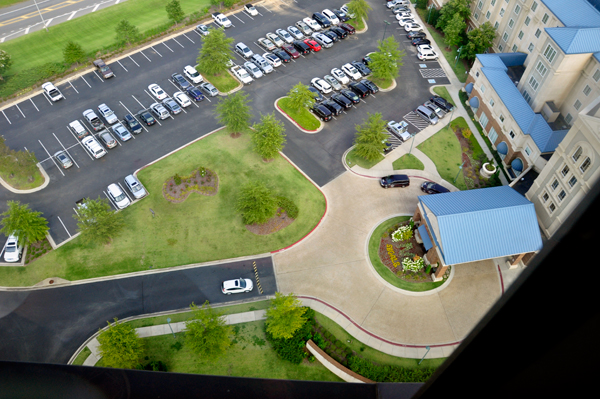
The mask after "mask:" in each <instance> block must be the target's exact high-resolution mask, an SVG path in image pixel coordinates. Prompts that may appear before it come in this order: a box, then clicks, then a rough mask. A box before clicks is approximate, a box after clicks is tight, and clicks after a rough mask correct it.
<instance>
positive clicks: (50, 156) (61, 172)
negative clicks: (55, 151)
mask: <svg viewBox="0 0 600 399" xmlns="http://www.w3.org/2000/svg"><path fill="white" fill-rule="evenodd" d="M38 142H39V143H40V145H41V146H42V148H43V149H44V151H46V154H48V157H49V158H50V159H51V160H52V163H53V164H54V166H56V169H58V171H59V172H60V174H61V175H63V176H64V175H65V174H64V173H63V171H62V170H61V169H60V167H59V166H58V165H57V164H56V161H54V157H53V156H52V155H50V153H49V152H48V150H47V149H46V147H44V144H42V142H41V140H38Z"/></svg>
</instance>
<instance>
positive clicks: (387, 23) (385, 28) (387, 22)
mask: <svg viewBox="0 0 600 399" xmlns="http://www.w3.org/2000/svg"><path fill="white" fill-rule="evenodd" d="M383 22H384V23H385V25H384V28H383V37H382V38H381V41H382V42H383V40H384V39H385V31H386V30H387V27H388V25H390V21H388V20H385V19H384V20H383Z"/></svg>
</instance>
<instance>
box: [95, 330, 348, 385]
mask: <svg viewBox="0 0 600 399" xmlns="http://www.w3.org/2000/svg"><path fill="white" fill-rule="evenodd" d="M233 329H234V334H235V339H234V344H233V345H232V346H231V347H230V348H229V350H228V351H227V352H226V353H225V354H224V355H223V356H222V357H221V358H219V359H218V360H216V361H212V362H211V361H204V360H203V359H202V358H200V357H198V356H197V355H195V354H194V353H193V352H191V351H190V350H188V349H187V347H186V346H185V343H184V338H183V333H178V334H176V338H174V337H173V335H171V334H168V335H159V336H156V337H149V338H143V342H144V345H145V348H146V351H145V356H147V359H148V360H144V362H145V363H147V362H149V361H152V360H162V361H163V362H165V363H166V365H167V368H168V370H169V371H170V372H175V373H191V374H210V375H226V376H234V377H252V378H275V379H288V380H310V381H341V380H340V379H339V378H338V377H337V376H336V375H335V374H333V373H332V372H330V371H329V370H327V369H326V368H325V367H324V366H323V365H322V364H321V363H319V362H318V361H315V362H313V363H309V362H308V361H304V362H302V363H301V364H299V365H296V364H293V363H291V362H289V361H287V360H283V359H281V358H280V357H278V356H277V354H276V353H275V351H274V350H272V349H271V345H270V344H269V342H267V340H266V336H265V322H264V320H260V321H254V322H250V323H242V324H236V325H234V326H233ZM177 342H179V343H180V344H181V346H180V349H179V350H178V349H177V347H178V346H179V345H178V346H175V344H176V343H177ZM97 366H102V359H101V360H100V362H98V363H97Z"/></svg>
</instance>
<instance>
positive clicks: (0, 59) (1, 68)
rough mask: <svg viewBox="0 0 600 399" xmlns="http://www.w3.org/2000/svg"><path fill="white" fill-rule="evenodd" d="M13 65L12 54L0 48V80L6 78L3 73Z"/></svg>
mask: <svg viewBox="0 0 600 399" xmlns="http://www.w3.org/2000/svg"><path fill="white" fill-rule="evenodd" d="M11 65H12V59H11V57H10V54H8V53H7V52H6V51H4V50H0V80H4V78H3V75H4V73H5V72H6V71H8V69H9V68H10V66H11Z"/></svg>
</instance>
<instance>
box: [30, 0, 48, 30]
mask: <svg viewBox="0 0 600 399" xmlns="http://www.w3.org/2000/svg"><path fill="white" fill-rule="evenodd" d="M33 2H34V3H35V8H37V11H38V14H40V18H41V19H42V24H43V25H44V29H46V32H48V27H47V26H46V22H45V21H44V17H42V12H41V11H40V8H39V7H38V4H37V1H36V0H33Z"/></svg>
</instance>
